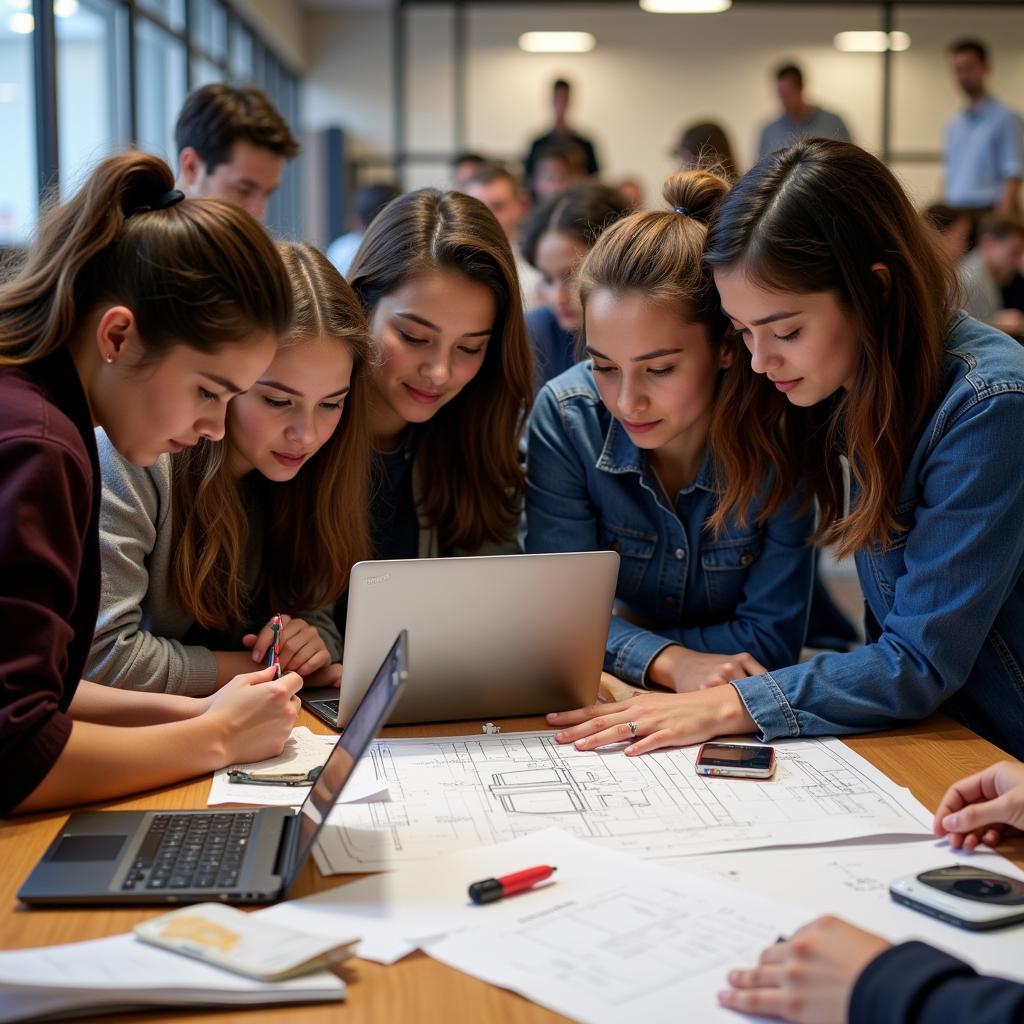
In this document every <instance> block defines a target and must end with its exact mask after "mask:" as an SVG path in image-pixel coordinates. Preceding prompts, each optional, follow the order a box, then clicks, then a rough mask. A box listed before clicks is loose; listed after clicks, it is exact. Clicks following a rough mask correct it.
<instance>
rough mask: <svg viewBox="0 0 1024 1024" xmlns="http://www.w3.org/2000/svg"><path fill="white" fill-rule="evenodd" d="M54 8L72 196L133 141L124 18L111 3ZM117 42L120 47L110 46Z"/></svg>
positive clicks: (65, 165)
mask: <svg viewBox="0 0 1024 1024" xmlns="http://www.w3.org/2000/svg"><path fill="white" fill-rule="evenodd" d="M63 6H64V11H63V13H62V10H61V5H60V4H57V5H55V8H54V9H55V12H56V14H57V19H56V25H57V95H58V97H59V99H60V105H59V108H58V110H59V140H60V187H61V195H62V196H63V197H64V198H67V197H68V196H70V195H72V194H73V193H74V191H75V190H76V189H77V187H78V185H79V184H80V181H81V179H82V177H83V176H84V175H86V174H88V173H89V171H90V169H91V168H92V167H93V166H94V165H95V164H96V163H97V162H98V161H99V160H101V159H102V158H103V157H105V156H107V155H108V154H110V153H113V152H116V151H117V150H119V149H123V148H124V147H125V146H126V145H127V144H128V142H129V141H130V139H131V131H130V128H129V125H128V102H127V96H128V90H127V81H128V75H127V68H126V67H125V64H126V61H125V60H124V56H125V55H124V53H123V52H121V51H122V50H123V48H122V47H119V46H117V45H116V40H117V39H118V38H119V33H118V26H119V23H120V22H121V19H122V18H123V17H124V12H123V11H122V10H121V9H120V8H119V7H118V6H117V4H116V3H113V2H110V0H78V2H77V3H76V4H74V5H71V4H65V5H63ZM112 41H114V43H115V45H111V42H112Z"/></svg>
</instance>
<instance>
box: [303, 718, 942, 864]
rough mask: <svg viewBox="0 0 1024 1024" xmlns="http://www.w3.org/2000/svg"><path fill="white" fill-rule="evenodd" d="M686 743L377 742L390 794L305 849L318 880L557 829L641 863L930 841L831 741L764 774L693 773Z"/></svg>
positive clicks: (783, 747)
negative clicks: (640, 746)
mask: <svg viewBox="0 0 1024 1024" xmlns="http://www.w3.org/2000/svg"><path fill="white" fill-rule="evenodd" d="M697 750H698V748H697V747H682V748H676V749H672V750H666V751H659V752H657V753H654V754H645V755H643V756H641V757H626V756H625V755H624V754H623V753H622V749H621V747H611V748H606V749H605V750H602V751H578V750H576V748H575V747H573V746H572V745H571V744H568V745H561V744H558V743H555V741H554V739H553V734H551V733H509V734H500V735H496V736H450V737H432V738H429V739H393V740H377V741H376V742H375V743H374V744H373V746H372V748H371V750H370V753H369V754H368V755H367V757H368V758H370V759H371V760H372V764H373V770H374V772H375V773H376V776H377V777H378V778H379V779H381V780H383V781H386V783H387V789H388V792H389V794H390V799H389V800H388V801H387V802H382V803H367V804H356V805H346V806H344V807H340V806H339V807H336V808H335V810H334V812H333V813H332V815H331V819H330V823H331V825H332V826H334V827H329V828H326V829H324V831H323V832H322V833H321V837H320V841H319V845H318V847H317V849H316V851H315V856H316V861H317V865H318V866H319V868H320V870H321V871H322V872H323V873H325V874H342V873H346V872H364V871H384V870H388V869H391V868H396V867H398V866H400V865H401V864H403V863H407V862H410V861H417V860H422V859H424V858H429V857H435V856H438V855H442V854H445V853H448V852H450V851H452V850H457V849H462V848H465V847H472V846H488V845H492V844H494V843H500V842H505V841H508V840H511V839H516V838H518V837H520V836H524V835H527V834H529V833H530V832H533V831H535V830H537V829H541V828H552V827H554V828H561V829H564V830H566V831H567V832H570V833H572V834H574V835H576V836H578V837H579V838H581V839H587V840H593V841H596V842H598V843H601V844H603V845H606V846H610V847H612V848H614V849H618V850H621V851H623V852H626V853H632V854H634V855H636V856H639V857H643V858H648V859H661V858H669V857H676V856H681V855H689V854H697V853H712V852H718V851H722V850H740V849H751V848H756V847H764V846H785V845H795V844H806V843H823V842H832V841H835V840H840V839H850V838H853V837H859V836H870V835H887V836H918V837H925V836H928V835H930V832H931V829H930V825H931V815H930V814H929V813H928V812H927V811H926V810H925V809H924V808H923V807H922V806H921V805H920V804H919V803H917V801H916V800H914V798H913V797H912V796H911V795H910V793H909V791H908V790H904V789H900V788H899V787H898V786H896V785H895V784H893V783H892V782H891V781H890V780H889V779H887V778H886V776H885V775H883V774H882V773H881V772H879V771H878V770H877V769H876V768H875V767H874V766H872V765H871V764H869V763H868V762H867V761H865V760H864V759H863V758H862V757H860V756H859V755H857V754H855V753H854V752H853V751H852V750H851V749H850V748H849V747H847V746H845V745H844V744H843V743H840V742H839V741H838V740H835V739H801V740H793V741H789V742H785V743H779V744H776V751H777V762H778V767H777V769H776V774H775V778H774V779H772V780H769V781H766V782H762V781H754V780H750V779H724V778H704V777H701V776H698V775H696V774H695V772H694V762H695V760H696V757H697Z"/></svg>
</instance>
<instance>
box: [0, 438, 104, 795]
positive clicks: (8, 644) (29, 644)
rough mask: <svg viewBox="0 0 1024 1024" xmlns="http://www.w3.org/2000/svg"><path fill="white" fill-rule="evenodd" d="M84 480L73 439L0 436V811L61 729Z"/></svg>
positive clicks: (60, 737)
mask: <svg viewBox="0 0 1024 1024" xmlns="http://www.w3.org/2000/svg"><path fill="white" fill-rule="evenodd" d="M75 442H77V444H76V443H75ZM93 487H94V482H93V474H92V469H91V466H90V464H89V458H88V454H87V452H86V451H85V449H84V446H83V445H82V443H81V439H80V438H78V437H77V436H68V437H65V436H60V435H57V436H55V435H54V434H53V433H50V434H49V436H46V437H42V438H41V437H39V436H38V435H37V436H31V434H29V435H28V436H24V437H17V436H13V437H12V436H10V435H9V434H8V436H6V437H4V438H2V439H0V624H2V633H3V638H4V639H3V643H2V644H0V814H7V813H8V812H9V811H11V810H12V809H13V808H15V807H17V805H18V804H19V803H21V801H22V800H24V799H25V797H26V796H28V795H29V794H30V793H31V792H32V791H33V790H34V789H35V788H36V786H38V785H39V783H40V782H41V781H42V780H43V778H44V777H45V776H46V774H47V773H48V772H49V770H50V769H51V768H52V767H53V764H54V762H55V761H56V760H57V758H58V757H59V756H60V753H61V751H62V750H63V749H64V746H65V744H66V743H67V741H68V737H69V735H70V733H71V719H70V718H69V717H68V716H67V714H66V713H65V712H66V711H67V708H68V705H69V704H70V703H71V698H72V697H73V696H74V691H75V687H76V686H77V678H70V679H69V678H68V676H69V669H73V670H75V672H76V673H77V671H80V669H81V666H80V665H74V666H72V665H70V664H69V650H71V649H72V648H73V647H74V646H75V630H74V626H73V623H75V622H76V619H77V618H78V616H77V615H76V614H75V613H76V610H77V611H78V612H79V614H81V612H82V611H83V608H82V607H81V605H80V604H79V601H80V596H81V595H80V592H79V586H80V574H81V573H82V568H83V553H84V552H85V550H86V547H87V543H88V538H87V533H88V529H89V523H90V509H91V506H92V499H93V493H92V492H93ZM86 603H88V602H87V601H86ZM76 660H77V659H76V658H74V657H73V656H71V657H70V661H76Z"/></svg>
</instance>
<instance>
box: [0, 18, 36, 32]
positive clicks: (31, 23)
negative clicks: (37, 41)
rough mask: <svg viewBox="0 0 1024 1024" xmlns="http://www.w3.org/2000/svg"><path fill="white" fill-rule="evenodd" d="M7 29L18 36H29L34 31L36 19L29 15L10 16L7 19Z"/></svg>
mask: <svg viewBox="0 0 1024 1024" xmlns="http://www.w3.org/2000/svg"><path fill="white" fill-rule="evenodd" d="M7 27H8V28H9V29H10V30H11V31H12V32H17V33H18V35H19V36H27V35H31V34H32V32H34V31H35V27H36V19H35V18H33V17H32V15H31V14H12V15H11V16H10V17H9V18H8V19H7Z"/></svg>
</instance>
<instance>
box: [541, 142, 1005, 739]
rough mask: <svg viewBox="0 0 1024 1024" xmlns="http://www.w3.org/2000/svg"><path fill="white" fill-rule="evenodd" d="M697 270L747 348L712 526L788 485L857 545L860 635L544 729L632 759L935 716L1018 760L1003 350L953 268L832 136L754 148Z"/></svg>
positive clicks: (846, 544)
mask: <svg viewBox="0 0 1024 1024" xmlns="http://www.w3.org/2000/svg"><path fill="white" fill-rule="evenodd" d="M706 262H707V263H708V265H709V266H711V267H712V268H713V270H714V275H715V282H716V284H717V286H718V290H719V293H720V294H721V298H722V305H723V308H724V309H725V310H728V314H729V315H730V316H731V318H732V321H733V326H734V328H735V329H736V331H737V333H738V335H739V337H740V338H741V339H742V341H743V342H744V345H745V347H746V349H747V350H748V351H749V355H747V354H745V353H744V352H743V350H742V347H740V346H737V348H738V360H737V366H736V368H735V370H734V372H733V373H730V374H729V375H728V378H729V379H728V380H727V382H726V383H725V385H724V388H723V393H722V395H721V398H720V403H721V410H722V413H723V415H722V417H721V418H720V419H719V420H717V421H716V422H717V426H718V428H719V429H718V430H717V431H716V432H715V433H714V435H713V437H712V444H713V445H714V448H715V452H716V454H718V455H719V456H720V457H721V459H722V462H723V464H724V466H725V472H726V480H727V483H728V488H727V491H726V493H725V495H724V496H723V498H722V501H721V503H720V505H719V508H718V511H717V512H716V513H715V517H714V523H715V525H716V526H718V527H719V528H723V527H725V526H726V524H727V523H728V522H729V517H730V516H732V515H735V514H736V513H737V512H738V511H739V512H742V510H743V509H744V508H746V507H748V506H747V501H748V499H749V497H750V496H751V495H753V494H760V493H762V492H763V489H764V487H765V486H767V488H768V500H767V502H766V504H765V505H764V506H763V509H762V511H761V515H762V516H764V515H770V514H771V512H772V510H773V509H775V508H779V507H782V505H783V504H784V503H785V502H787V501H789V500H790V498H791V496H792V495H793V493H794V492H795V489H796V486H797V481H798V480H800V479H803V480H804V481H806V482H807V484H808V488H809V497H814V498H817V500H818V503H819V505H820V507H821V516H820V519H819V527H818V531H817V537H818V538H820V539H823V540H826V541H834V542H836V543H837V544H838V547H839V551H840V553H853V554H855V556H856V561H857V570H858V576H859V577H860V582H861V586H862V588H863V590H864V597H865V600H866V604H867V632H868V643H867V644H866V645H865V646H864V647H862V648H860V649H858V650H855V651H852V652H850V653H847V654H822V655H819V656H818V657H816V658H814V659H813V660H811V661H809V662H807V663H806V664H803V665H794V666H791V667H789V668H785V669H782V670H778V671H776V670H771V671H764V672H759V673H757V674H755V675H753V676H751V677H749V678H743V679H737V680H736V681H735V682H734V683H733V684H732V685H731V686H721V687H717V688H716V689H715V690H709V691H704V692H703V693H698V694H686V695H682V696H673V695H651V696H650V697H649V698H647V699H646V701H649V703H648V702H646V701H645V702H644V703H642V704H640V705H637V704H636V703H635V702H634V701H627V702H623V703H622V704H618V705H610V706H609V705H606V706H605V707H603V708H600V709H594V708H588V709H582V710H580V711H576V712H570V713H568V714H562V715H558V716H554V718H553V719H552V721H553V722H554V723H555V724H559V725H565V726H572V727H571V728H566V729H564V730H563V732H562V733H561V734H560V738H561V739H562V741H564V742H569V741H573V740H575V741H577V742H578V743H582V744H583V745H585V746H586V747H593V746H598V745H600V744H602V743H607V742H610V741H612V740H613V739H623V738H629V737H630V736H631V735H634V734H635V735H636V736H638V737H640V739H639V740H638V741H637V742H636V743H634V744H633V745H632V747H631V748H630V751H631V752H633V753H643V752H644V751H647V750H653V749H655V748H657V747H660V746H665V745H667V744H676V743H695V742H698V741H700V740H703V739H707V738H708V737H711V736H716V735H720V734H723V733H735V732H744V731H745V732H756V733H758V734H759V735H760V736H761V737H762V738H763V739H768V740H770V739H773V738H775V737H780V736H781V737H788V736H804V735H821V734H829V733H850V732H863V731H867V730H871V729H883V728H891V727H892V726H895V725H899V724H900V723H902V722H909V721H915V720H918V719H921V718H924V717H925V716H927V715H929V714H931V713H932V712H933V711H935V710H936V709H939V708H941V709H942V710H943V711H945V712H946V713H948V714H951V715H953V716H954V717H955V718H957V719H958V720H959V721H961V722H963V723H964V724H965V725H967V726H968V727H969V728H971V729H973V730H975V731H976V732H978V733H980V734H981V735H982V736H984V737H985V738H987V739H989V740H991V741H992V742H994V743H997V744H998V745H1000V746H1002V747H1003V748H1004V749H1005V750H1008V751H1010V752H1011V753H1013V754H1015V755H1017V756H1021V755H1024V512H1022V509H1024V444H1022V443H1021V436H1022V427H1024V349H1022V348H1021V346H1019V345H1018V344H1017V343H1016V342H1014V341H1012V340H1011V339H1010V338H1009V337H1008V336H1007V335H1005V334H1002V333H1001V332H999V331H997V330H995V329H994V328H991V327H988V326H985V325H984V324H981V323H978V322H977V321H975V320H971V319H969V318H968V317H966V316H964V315H963V314H960V313H958V312H957V311H956V306H955V301H954V297H955V295H956V290H955V283H954V282H955V278H954V276H953V272H952V269H951V268H950V267H949V266H948V265H947V264H946V263H945V261H944V258H943V257H942V256H940V254H939V253H938V251H937V249H936V248H935V247H934V245H933V243H932V241H931V240H930V238H929V236H928V235H927V233H926V230H925V228H924V226H923V224H922V222H921V220H920V218H919V217H918V216H917V214H916V212H915V211H914V209H913V207H912V206H911V204H910V202H909V201H908V199H907V197H906V195H905V194H904V193H903V190H902V189H901V187H900V185H899V183H898V182H897V180H896V179H895V177H894V176H893V175H892V174H891V172H890V171H889V170H888V169H887V168H886V167H885V166H884V165H883V164H882V163H881V162H880V161H878V160H877V159H876V158H875V157H873V156H871V155H869V154H868V153H865V152H864V151H863V150H861V149H858V148H857V147H855V146H851V145H849V144H845V143H838V142H827V141H824V140H821V139H818V140H812V141H806V142H801V143H799V144H798V145H796V146H793V147H791V148H789V149H787V150H783V151H780V152H778V153H773V154H771V155H770V156H768V157H766V158H765V159H764V160H762V161H761V162H760V163H759V164H758V165H757V166H756V167H754V169H753V170H751V171H750V172H749V173H748V174H747V175H745V176H744V178H743V179H741V181H740V182H739V184H738V185H737V186H736V187H735V188H734V190H733V191H732V193H731V194H730V195H729V197H728V198H727V199H726V201H725V202H724V203H723V204H722V207H721V208H720V210H719V212H718V214H717V216H716V218H715V221H714V223H713V225H712V227H711V230H710V232H709V235H708V251H707V255H706ZM765 378H767V379H765ZM755 521H756V520H755ZM630 723H632V726H630Z"/></svg>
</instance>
